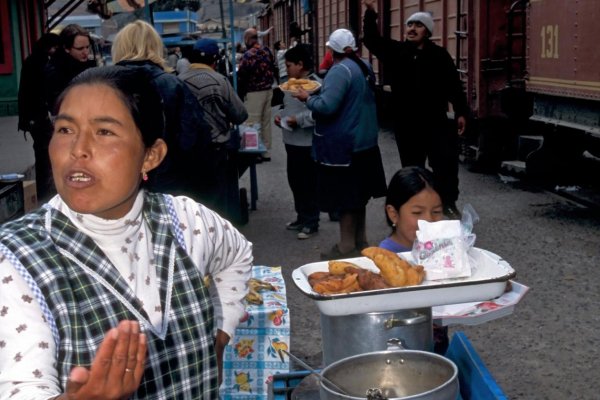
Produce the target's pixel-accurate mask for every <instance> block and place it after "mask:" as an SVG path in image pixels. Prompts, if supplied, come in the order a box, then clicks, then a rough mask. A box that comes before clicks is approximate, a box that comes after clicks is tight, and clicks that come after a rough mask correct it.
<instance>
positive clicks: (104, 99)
mask: <svg viewBox="0 0 600 400" xmlns="http://www.w3.org/2000/svg"><path fill="white" fill-rule="evenodd" d="M162 125H163V113H162V108H161V103H160V97H159V96H158V94H157V93H156V92H154V91H153V89H152V87H151V86H150V85H149V83H148V82H147V80H145V79H144V78H143V76H140V74H139V73H136V72H134V71H131V70H128V69H126V68H123V67H118V66H114V67H103V68H93V69H90V70H88V71H86V72H84V73H82V74H81V75H79V76H78V77H77V78H76V79H75V80H74V81H73V82H72V83H71V84H70V86H69V87H68V88H67V89H66V90H65V92H64V93H63V94H62V95H61V97H60V98H59V101H58V114H57V116H56V120H55V121H54V134H53V137H52V140H51V143H50V159H51V162H52V168H53V175H54V180H55V182H56V187H57V190H58V195H57V196H55V197H54V198H52V199H51V200H50V201H49V202H48V203H47V204H44V205H43V206H42V207H41V208H40V209H38V210H36V211H33V212H31V213H30V214H27V215H26V216H24V217H23V218H21V219H20V220H17V221H13V222H9V223H7V224H5V225H3V226H1V227H0V271H1V278H0V279H1V283H0V285H2V286H1V287H0V399H5V398H6V399H8V398H10V399H51V398H56V399H86V400H90V399H125V398H133V399H216V398H218V382H219V377H218V371H219V368H218V366H219V364H220V361H221V355H222V351H223V348H224V346H225V345H226V344H227V342H228V341H229V339H230V338H231V336H232V335H233V332H234V330H235V327H236V325H237V322H238V320H239V318H240V317H241V316H242V314H243V305H242V303H241V301H242V299H243V297H244V296H245V294H246V292H247V288H246V281H247V280H248V278H249V276H250V268H251V263H252V245H251V243H249V242H248V241H247V240H246V239H245V238H244V237H243V236H242V235H241V234H240V233H239V232H238V231H237V230H236V229H235V228H234V227H233V226H232V225H231V224H230V223H229V222H228V221H226V220H224V219H222V218H220V217H219V216H218V215H217V214H216V213H214V212H212V211H211V210H209V209H207V208H205V207H204V206H202V205H201V204H198V203H195V202H194V201H193V200H191V199H189V198H186V197H173V196H170V195H163V194H157V193H149V192H147V191H145V190H144V189H143V183H144V181H145V180H146V179H147V174H148V173H151V171H152V170H153V169H154V168H156V167H157V166H158V165H159V164H160V162H161V161H162V159H163V158H164V156H165V153H166V151H167V149H166V145H165V143H164V142H163V141H162V139H160V134H161V132H162V128H161V127H162Z"/></svg>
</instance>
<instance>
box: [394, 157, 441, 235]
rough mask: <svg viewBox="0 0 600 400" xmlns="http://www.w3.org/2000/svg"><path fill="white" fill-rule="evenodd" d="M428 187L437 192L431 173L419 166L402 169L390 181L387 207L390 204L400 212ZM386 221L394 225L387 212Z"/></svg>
mask: <svg viewBox="0 0 600 400" xmlns="http://www.w3.org/2000/svg"><path fill="white" fill-rule="evenodd" d="M428 187H429V188H431V189H433V190H434V191H436V192H437V190H436V185H435V181H434V179H433V174H432V173H431V171H429V170H428V169H425V168H421V167H417V166H410V167H405V168H402V169H401V170H399V171H398V172H396V173H395V174H394V176H392V179H391V180H390V184H389V185H388V188H387V196H386V198H385V204H386V206H387V205H388V204H389V205H391V206H392V207H394V209H395V210H398V209H400V207H402V205H403V204H404V203H406V202H407V201H408V200H409V199H410V198H411V197H413V196H414V195H416V194H417V193H419V192H421V191H422V190H423V189H425V188H428ZM385 219H386V221H387V223H388V225H389V226H392V224H393V223H392V221H391V220H390V217H388V215H387V212H386V213H385Z"/></svg>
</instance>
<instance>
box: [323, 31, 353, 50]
mask: <svg viewBox="0 0 600 400" xmlns="http://www.w3.org/2000/svg"><path fill="white" fill-rule="evenodd" d="M325 46H327V47H329V48H331V50H333V51H335V52H336V53H341V54H343V53H345V51H344V50H345V49H346V48H347V47H350V48H351V49H352V51H356V50H357V48H356V41H355V40H354V35H353V34H352V32H350V31H349V30H348V29H337V30H335V31H333V32H332V33H331V35H329V40H328V41H327V43H325Z"/></svg>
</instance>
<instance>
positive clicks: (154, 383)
mask: <svg viewBox="0 0 600 400" xmlns="http://www.w3.org/2000/svg"><path fill="white" fill-rule="evenodd" d="M46 207H47V208H42V209H39V210H37V211H36V212H34V213H31V214H28V215H26V216H25V217H23V218H21V219H19V220H17V221H14V222H10V223H8V224H6V225H4V226H3V227H2V228H0V238H2V241H1V243H0V253H3V254H4V255H5V256H6V257H8V258H9V260H10V261H11V262H12V264H13V265H15V267H16V268H17V270H18V271H19V273H20V275H21V276H22V277H23V278H24V279H25V280H26V281H27V282H28V285H29V287H30V288H31V289H32V291H33V293H34V296H35V298H36V300H37V302H38V304H40V307H41V308H42V311H43V313H44V317H45V320H46V321H47V323H48V324H49V326H50V327H51V329H52V332H53V336H54V340H55V342H56V347H57V360H58V364H57V370H58V372H59V377H60V380H61V385H62V388H63V390H64V388H65V387H66V382H67V378H68V376H69V372H70V371H71V369H72V368H73V367H74V366H77V365H81V366H90V365H91V363H92V361H93V359H94V355H95V353H96V349H97V348H98V346H99V345H100V343H101V341H102V340H103V338H104V334H105V333H106V332H107V331H108V330H109V329H111V328H113V327H115V326H117V324H118V323H119V321H121V320H124V319H130V320H138V321H139V322H140V326H141V329H142V331H143V332H145V333H146V335H147V338H148V357H147V360H146V370H145V372H144V377H143V378H142V382H141V385H140V387H139V389H138V391H137V392H136V393H135V394H134V396H133V397H132V398H133V399H169V400H171V399H182V400H183V399H186V400H187V399H217V398H218V383H217V362H216V356H215V351H214V343H213V324H214V321H213V307H212V303H211V300H210V296H209V294H208V290H207V288H206V287H205V285H204V283H203V279H202V276H201V274H200V272H199V271H198V268H197V267H196V266H195V264H194V263H193V262H192V260H190V258H189V256H188V254H187V252H186V251H185V243H184V242H183V239H182V236H181V227H180V226H181V225H180V222H179V220H178V219H177V216H176V214H175V211H174V209H173V206H172V203H171V199H170V198H169V197H166V196H163V195H160V194H152V193H146V197H145V200H144V218H145V221H146V223H147V224H148V225H149V227H150V230H151V232H152V243H153V250H154V256H155V259H154V260H152V261H153V263H154V264H155V268H156V269H157V281H158V285H159V292H160V298H161V308H162V310H163V321H162V326H161V327H160V328H158V329H157V328H155V327H154V326H152V325H151V324H150V322H149V320H148V315H147V314H146V312H145V311H144V309H143V307H142V304H141V303H140V301H139V300H138V299H137V298H136V297H135V295H134V293H133V291H132V290H131V289H130V287H129V286H128V284H127V282H126V281H125V279H124V278H123V277H122V276H121V275H120V274H119V272H118V271H117V270H116V269H115V268H114V267H113V266H112V264H111V262H110V261H109V259H108V257H106V255H105V254H104V253H103V252H102V250H101V249H100V248H98V246H97V245H96V244H95V243H94V242H93V241H92V240H91V238H89V237H88V236H86V235H84V234H83V233H81V232H79V231H78V230H77V228H76V227H75V226H74V225H73V224H72V223H71V221H70V220H69V219H68V218H67V217H66V216H65V215H64V214H62V213H60V212H58V211H56V210H54V209H51V208H50V207H49V206H47V205H46ZM7 250H9V251H7Z"/></svg>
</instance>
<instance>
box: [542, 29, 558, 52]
mask: <svg viewBox="0 0 600 400" xmlns="http://www.w3.org/2000/svg"><path fill="white" fill-rule="evenodd" d="M540 36H541V37H542V46H541V47H542V58H558V25H545V26H542V30H541V31H540Z"/></svg>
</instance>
